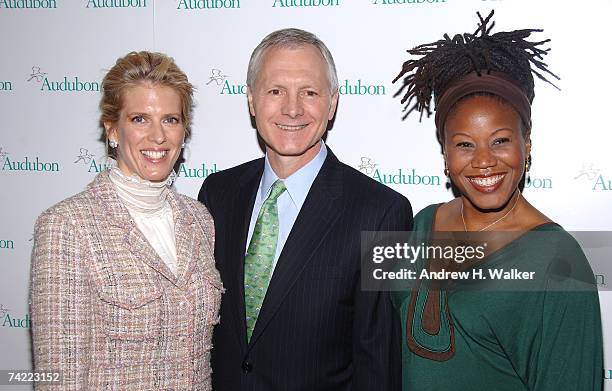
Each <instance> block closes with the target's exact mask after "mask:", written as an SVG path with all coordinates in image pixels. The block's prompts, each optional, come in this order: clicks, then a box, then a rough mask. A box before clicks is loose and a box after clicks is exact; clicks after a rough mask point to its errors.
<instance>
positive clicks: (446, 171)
mask: <svg viewBox="0 0 612 391" xmlns="http://www.w3.org/2000/svg"><path fill="white" fill-rule="evenodd" d="M444 175H446V176H447V177H448V176H449V175H450V171H448V165H447V164H446V162H444Z"/></svg>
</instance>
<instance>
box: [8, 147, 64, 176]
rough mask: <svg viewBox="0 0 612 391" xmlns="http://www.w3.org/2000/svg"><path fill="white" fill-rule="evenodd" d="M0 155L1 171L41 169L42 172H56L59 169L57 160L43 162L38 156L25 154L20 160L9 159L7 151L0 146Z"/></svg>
mask: <svg viewBox="0 0 612 391" xmlns="http://www.w3.org/2000/svg"><path fill="white" fill-rule="evenodd" d="M0 156H1V157H2V171H42V172H57V171H59V170H60V166H59V163H58V162H45V161H43V160H41V159H40V158H39V157H38V156H35V157H33V158H32V157H28V156H25V157H24V158H23V159H22V160H15V159H11V157H10V156H9V154H8V153H7V152H4V151H2V148H0Z"/></svg>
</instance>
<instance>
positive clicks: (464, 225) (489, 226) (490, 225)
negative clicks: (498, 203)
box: [461, 190, 521, 232]
mask: <svg viewBox="0 0 612 391" xmlns="http://www.w3.org/2000/svg"><path fill="white" fill-rule="evenodd" d="M520 197H521V191H520V190H519V191H518V194H517V196H516V200H514V205H512V208H510V210H509V211H507V212H506V213H505V214H504V215H503V216H502V217H500V218H499V219H497V220H495V221H494V222H492V223H491V224H489V225H487V226H486V227H484V228H481V229H479V230H478V232H480V231H484V230H486V229H487V228H491V227H492V226H494V225H495V224H497V223H499V222H500V221H502V220H503V219H505V218H506V217H507V216H508V215H509V214H510V212H512V211H513V210H514V208H516V204H518V200H519V198H520ZM461 221H463V229H464V230H465V232H467V224H465V217H464V216H463V201H462V202H461Z"/></svg>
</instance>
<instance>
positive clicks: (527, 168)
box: [525, 155, 531, 172]
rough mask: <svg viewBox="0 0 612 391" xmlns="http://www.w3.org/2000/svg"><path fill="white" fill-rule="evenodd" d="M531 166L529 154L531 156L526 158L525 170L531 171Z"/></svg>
mask: <svg viewBox="0 0 612 391" xmlns="http://www.w3.org/2000/svg"><path fill="white" fill-rule="evenodd" d="M530 168H531V155H529V157H527V159H525V172H529V169H530Z"/></svg>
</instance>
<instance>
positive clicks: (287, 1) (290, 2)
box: [272, 0, 340, 8]
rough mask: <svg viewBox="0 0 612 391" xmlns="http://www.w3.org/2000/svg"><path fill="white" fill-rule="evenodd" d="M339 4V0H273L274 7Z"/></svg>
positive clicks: (330, 5) (329, 5) (331, 5)
mask: <svg viewBox="0 0 612 391" xmlns="http://www.w3.org/2000/svg"><path fill="white" fill-rule="evenodd" d="M338 5H340V0H274V4H272V7H273V8H276V7H333V6H338Z"/></svg>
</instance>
